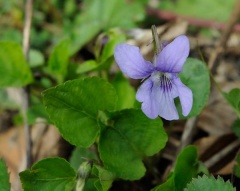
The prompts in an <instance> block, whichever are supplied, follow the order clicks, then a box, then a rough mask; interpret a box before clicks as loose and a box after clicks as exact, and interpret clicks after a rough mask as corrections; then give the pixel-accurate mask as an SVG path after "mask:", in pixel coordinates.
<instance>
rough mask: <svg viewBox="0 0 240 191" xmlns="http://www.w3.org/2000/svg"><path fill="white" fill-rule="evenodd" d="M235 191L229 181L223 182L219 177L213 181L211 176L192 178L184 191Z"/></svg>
mask: <svg viewBox="0 0 240 191" xmlns="http://www.w3.org/2000/svg"><path fill="white" fill-rule="evenodd" d="M203 190H204V191H216V190H219V191H220V190H221V191H236V189H235V188H233V186H232V185H231V183H230V182H229V181H227V182H224V180H223V179H222V178H221V177H218V178H217V179H215V178H214V177H213V176H210V177H207V176H206V175H203V176H202V177H200V176H199V177H198V178H194V179H193V180H192V182H191V183H189V184H188V185H187V188H185V189H184V191H203Z"/></svg>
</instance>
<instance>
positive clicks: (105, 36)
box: [77, 29, 126, 74]
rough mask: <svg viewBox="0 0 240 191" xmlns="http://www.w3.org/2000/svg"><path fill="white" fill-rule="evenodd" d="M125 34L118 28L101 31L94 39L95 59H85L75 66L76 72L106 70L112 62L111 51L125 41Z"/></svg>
mask: <svg viewBox="0 0 240 191" xmlns="http://www.w3.org/2000/svg"><path fill="white" fill-rule="evenodd" d="M125 39H126V38H125V35H124V34H123V33H122V32H121V31H119V30H118V29H112V30H109V31H107V32H104V33H102V34H101V35H99V37H98V38H97V40H96V45H95V48H94V55H95V58H96V60H87V61H85V62H84V63H82V64H80V65H79V67H78V68H77V73H78V74H83V73H86V72H91V71H96V70H98V71H99V70H102V69H105V70H108V69H109V67H110V65H111V64H112V63H113V52H114V48H115V46H116V45H117V44H120V43H123V42H124V41H125Z"/></svg>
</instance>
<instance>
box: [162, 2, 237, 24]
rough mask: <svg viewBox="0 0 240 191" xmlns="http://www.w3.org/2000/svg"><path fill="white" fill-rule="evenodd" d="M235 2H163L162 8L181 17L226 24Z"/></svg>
mask: <svg viewBox="0 0 240 191" xmlns="http://www.w3.org/2000/svg"><path fill="white" fill-rule="evenodd" d="M234 2H235V1H234V0H228V1H225V0H217V1H208V0H194V1H192V0H181V1H176V2H175V1H171V0H163V1H161V3H160V8H161V9H164V10H169V11H172V12H175V13H178V14H180V15H185V16H190V17H197V18H200V19H205V20H214V21H222V22H226V21H227V20H228V18H229V16H230V14H231V12H232V9H233V5H234ZM206 7H207V9H206ZM186 10H187V11H186ZM209 10H211V11H209ZM219 15H221V16H219Z"/></svg>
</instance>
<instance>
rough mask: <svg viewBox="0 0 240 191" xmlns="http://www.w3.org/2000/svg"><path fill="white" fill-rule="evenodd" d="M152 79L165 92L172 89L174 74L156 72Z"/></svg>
mask: <svg viewBox="0 0 240 191" xmlns="http://www.w3.org/2000/svg"><path fill="white" fill-rule="evenodd" d="M151 79H152V81H153V83H154V84H155V85H159V86H160V88H161V89H162V90H163V91H169V90H171V89H172V74H171V73H167V72H159V71H154V72H153V73H152V74H151Z"/></svg>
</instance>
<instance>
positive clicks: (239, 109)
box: [223, 88, 240, 118]
mask: <svg viewBox="0 0 240 191" xmlns="http://www.w3.org/2000/svg"><path fill="white" fill-rule="evenodd" d="M223 96H224V98H225V99H226V100H227V101H228V103H229V104H230V105H231V107H232V108H233V109H234V111H235V112H236V113H237V115H238V117H239V118H240V89H239V88H234V89H232V90H231V91H230V92H229V93H225V92H223Z"/></svg>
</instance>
